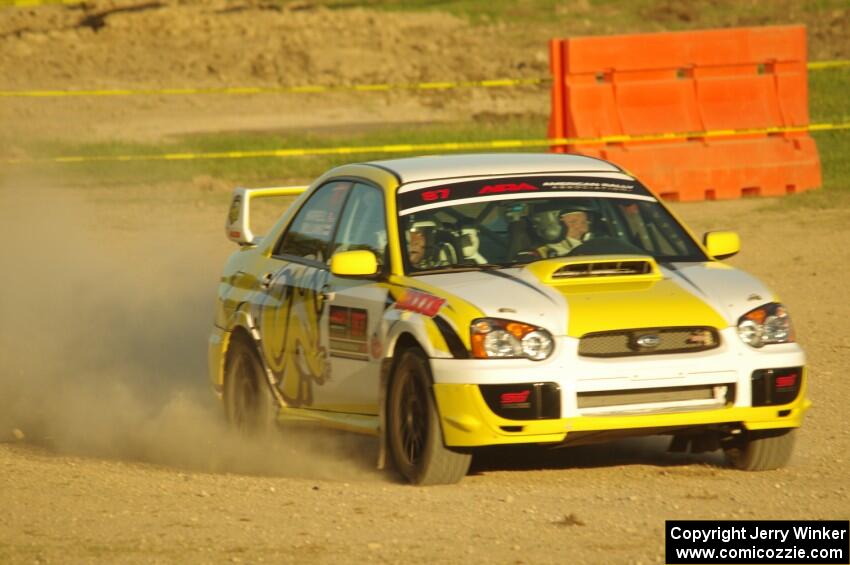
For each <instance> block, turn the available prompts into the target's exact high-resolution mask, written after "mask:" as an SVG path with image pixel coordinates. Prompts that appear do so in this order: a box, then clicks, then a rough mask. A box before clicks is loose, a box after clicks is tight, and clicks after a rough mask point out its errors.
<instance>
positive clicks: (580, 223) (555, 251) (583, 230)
mask: <svg viewBox="0 0 850 565" xmlns="http://www.w3.org/2000/svg"><path fill="white" fill-rule="evenodd" d="M559 218H560V220H561V223H562V224H563V226H564V238H563V239H561V240H560V241H555V242H550V243H546V244H545V245H542V246H540V247H538V248H537V249H536V251H537V253H538V254H539V255H540V256H541V257H544V258H547V257H560V256H562V255H566V254H567V253H569V252H570V251H572V250H573V249H575V248H576V247H578V246H579V245H581V244H582V243H584V242H585V241H587V240H588V239H590V218H589V217H588V215H587V212H585V211H583V210H564V211H562V212H561V214H560V217H559Z"/></svg>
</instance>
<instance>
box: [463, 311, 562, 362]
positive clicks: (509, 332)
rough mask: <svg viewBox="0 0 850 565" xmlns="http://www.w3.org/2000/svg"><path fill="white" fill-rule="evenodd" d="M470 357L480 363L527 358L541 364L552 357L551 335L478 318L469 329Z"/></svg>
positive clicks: (495, 320)
mask: <svg viewBox="0 0 850 565" xmlns="http://www.w3.org/2000/svg"><path fill="white" fill-rule="evenodd" d="M470 333H471V338H472V356H473V357H478V358H480V359H493V358H500V359H509V358H518V357H519V358H522V357H525V358H528V359H532V360H534V361H542V360H543V359H546V358H547V357H549V355H551V354H552V350H553V349H554V347H555V342H554V341H553V340H552V334H550V333H549V332H547V331H546V330H544V329H543V328H538V327H536V326H531V325H529V324H522V323H520V322H511V321H510V320H499V319H496V318H479V319H477V320H473V322H472V326H471V328H470Z"/></svg>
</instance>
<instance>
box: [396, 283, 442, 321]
mask: <svg viewBox="0 0 850 565" xmlns="http://www.w3.org/2000/svg"><path fill="white" fill-rule="evenodd" d="M445 302H446V299H445V298H439V297H437V296H433V295H431V294H428V293H426V292H421V291H418V290H411V289H406V290H405V291H404V294H402V295H401V298H399V299H398V300H397V301H396V303H395V308H396V310H407V311H408V312H416V313H417V314H423V315H425V316H428V317H429V318H433V317H434V316H436V315H437V312H439V311H440V307H441V306H442V305H443V304H445Z"/></svg>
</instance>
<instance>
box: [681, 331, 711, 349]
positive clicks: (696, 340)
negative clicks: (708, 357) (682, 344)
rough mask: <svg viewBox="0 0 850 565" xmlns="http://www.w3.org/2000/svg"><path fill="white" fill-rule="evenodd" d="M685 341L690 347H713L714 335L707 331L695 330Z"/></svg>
mask: <svg viewBox="0 0 850 565" xmlns="http://www.w3.org/2000/svg"><path fill="white" fill-rule="evenodd" d="M685 341H686V342H687V343H688V344H690V345H704V346H706V347H708V346H711V345H714V335H712V333H711V332H710V331H708V330H697V331H695V332H693V333H691V335H689V336H688V339H687V340H685Z"/></svg>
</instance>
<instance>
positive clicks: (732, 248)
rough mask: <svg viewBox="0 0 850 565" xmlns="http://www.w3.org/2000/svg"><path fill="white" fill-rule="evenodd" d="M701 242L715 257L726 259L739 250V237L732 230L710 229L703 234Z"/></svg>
mask: <svg viewBox="0 0 850 565" xmlns="http://www.w3.org/2000/svg"><path fill="white" fill-rule="evenodd" d="M702 243H703V245H705V248H706V250H708V254H709V255H711V256H712V257H714V258H715V259H727V258H729V257H731V256H733V255H735V254H736V253H738V251H740V250H741V238H740V237H738V232H734V231H710V232H708V233H706V234H705V235H704V236H703V238H702Z"/></svg>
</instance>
